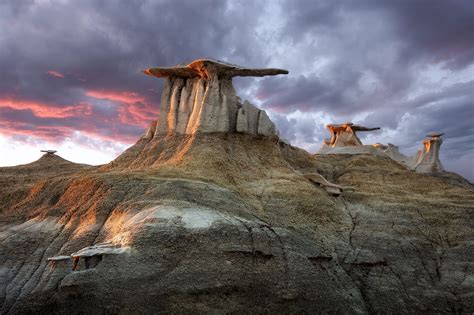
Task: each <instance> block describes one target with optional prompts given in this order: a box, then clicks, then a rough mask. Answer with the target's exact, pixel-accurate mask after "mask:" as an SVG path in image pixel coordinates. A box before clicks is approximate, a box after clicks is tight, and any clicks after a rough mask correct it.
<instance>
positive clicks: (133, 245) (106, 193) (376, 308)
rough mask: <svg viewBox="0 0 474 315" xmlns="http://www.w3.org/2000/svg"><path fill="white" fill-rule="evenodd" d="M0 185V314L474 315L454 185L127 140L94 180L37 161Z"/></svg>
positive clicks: (223, 149)
mask: <svg viewBox="0 0 474 315" xmlns="http://www.w3.org/2000/svg"><path fill="white" fill-rule="evenodd" d="M316 171H317V172H319V173H320V174H322V175H324V176H325V177H326V178H327V179H328V180H330V181H332V182H333V183H336V184H338V185H341V186H343V187H344V193H343V194H342V196H340V197H337V198H335V197H331V196H329V195H328V194H327V193H326V191H325V190H324V189H323V188H321V187H319V186H316V185H314V184H312V183H311V182H309V181H308V180H307V179H306V178H305V177H303V174H305V173H314V172H316ZM0 183H1V184H2V186H1V187H2V189H1V191H0V200H1V201H2V202H1V208H0V243H1V246H0V313H1V314H4V313H13V314H14V313H38V312H52V313H69V314H79V313H81V314H84V313H94V314H97V313H191V312H193V313H195V312H197V313H249V312H251V313H298V312H307V313H364V314H365V313H415V312H416V313H420V312H424V313H472V312H474V302H473V301H474V255H473V254H472V253H473V252H474V241H473V240H474V228H473V225H474V223H473V222H474V221H473V214H474V194H473V192H474V188H473V186H472V185H471V184H470V183H469V182H467V181H466V180H464V179H463V178H462V177H460V176H458V175H456V174H450V173H443V174H437V175H436V176H431V175H424V174H417V173H415V172H413V171H410V170H408V169H406V168H405V167H404V166H402V165H399V164H397V163H396V162H394V161H393V160H391V159H389V158H386V157H381V156H371V155H324V156H313V155H310V154H309V153H307V152H306V151H304V150H301V149H298V148H294V147H291V146H289V145H286V144H283V143H280V142H278V140H277V139H276V138H267V137H259V136H252V135H243V134H229V133H215V134H195V135H192V136H191V135H189V136H185V135H181V136H168V137H158V138H157V137H155V138H153V139H145V138H142V139H141V140H139V142H138V143H137V144H136V145H134V146H133V147H131V148H130V149H128V150H127V151H126V152H124V153H123V154H122V155H121V156H120V157H118V158H117V159H116V160H115V161H113V162H111V163H110V164H108V165H104V166H101V167H88V166H84V165H77V164H74V163H71V162H67V161H65V160H63V159H61V158H59V157H57V156H52V157H51V156H45V157H43V158H42V159H40V160H39V161H37V162H34V163H31V164H29V165H24V166H17V167H9V168H0ZM93 245H96V246H95V247H92V248H89V249H87V250H85V251H82V252H78V251H80V250H81V249H84V248H86V247H90V246H93ZM71 254H73V256H74V257H71V256H70V255H71ZM61 256H62V257H61ZM51 257H57V258H56V260H54V261H49V260H48V258H51Z"/></svg>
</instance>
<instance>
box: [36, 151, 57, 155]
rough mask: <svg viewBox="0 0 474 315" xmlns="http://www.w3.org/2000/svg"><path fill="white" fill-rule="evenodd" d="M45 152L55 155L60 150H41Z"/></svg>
mask: <svg viewBox="0 0 474 315" xmlns="http://www.w3.org/2000/svg"><path fill="white" fill-rule="evenodd" d="M40 151H41V152H43V153H46V154H47V155H48V154H49V155H53V154H54V153H56V152H58V151H56V150H40Z"/></svg>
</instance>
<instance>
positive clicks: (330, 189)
mask: <svg viewBox="0 0 474 315" xmlns="http://www.w3.org/2000/svg"><path fill="white" fill-rule="evenodd" d="M304 177H306V178H307V179H309V180H310V181H311V182H313V183H315V184H318V185H320V186H321V187H324V189H326V192H327V193H328V194H329V195H331V196H333V197H339V196H340V195H341V194H342V191H343V189H342V187H341V186H339V185H336V184H333V183H331V182H329V181H328V180H327V179H326V178H324V176H322V175H321V174H318V173H308V174H304Z"/></svg>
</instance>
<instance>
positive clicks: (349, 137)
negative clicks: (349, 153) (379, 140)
mask: <svg viewBox="0 0 474 315" xmlns="http://www.w3.org/2000/svg"><path fill="white" fill-rule="evenodd" d="M326 128H328V129H329V131H330V132H331V140H330V141H329V144H328V145H329V146H330V147H347V146H361V145H362V141H360V139H359V137H357V132H358V131H372V130H379V129H380V127H375V128H368V127H364V126H360V125H355V124H353V123H350V122H348V123H344V124H330V125H327V126H326Z"/></svg>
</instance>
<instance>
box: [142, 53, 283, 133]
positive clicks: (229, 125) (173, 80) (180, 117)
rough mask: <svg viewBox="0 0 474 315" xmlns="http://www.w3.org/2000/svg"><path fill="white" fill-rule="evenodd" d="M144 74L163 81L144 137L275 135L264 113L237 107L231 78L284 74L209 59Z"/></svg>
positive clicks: (253, 107) (245, 106) (239, 104)
mask: <svg viewBox="0 0 474 315" xmlns="http://www.w3.org/2000/svg"><path fill="white" fill-rule="evenodd" d="M144 73H145V74H148V75H151V76H155V77H158V78H166V82H165V87H164V90H163V94H162V97H161V109H160V118H159V120H158V122H157V123H154V124H152V125H151V127H150V129H149V131H148V132H147V134H146V137H154V135H158V134H194V133H198V132H202V133H211V132H243V133H250V134H259V135H264V136H273V135H277V131H276V128H275V125H274V124H273V122H272V121H271V120H270V119H269V118H268V116H267V114H266V113H265V111H263V110H260V109H258V108H256V107H255V106H254V105H252V104H250V103H249V102H247V101H245V102H244V104H241V103H240V101H239V98H238V97H237V95H236V93H235V89H234V86H233V85H232V78H233V77H236V76H243V77H245V76H254V77H263V76H268V75H278V74H288V71H287V70H282V69H249V68H244V67H240V66H237V65H233V64H229V63H225V62H222V61H216V60H212V59H198V60H195V61H193V62H191V63H190V64H188V65H186V66H176V67H171V68H163V67H159V68H150V69H147V70H145V71H144Z"/></svg>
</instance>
